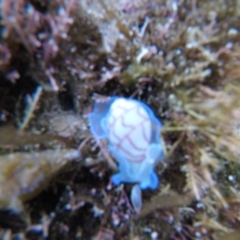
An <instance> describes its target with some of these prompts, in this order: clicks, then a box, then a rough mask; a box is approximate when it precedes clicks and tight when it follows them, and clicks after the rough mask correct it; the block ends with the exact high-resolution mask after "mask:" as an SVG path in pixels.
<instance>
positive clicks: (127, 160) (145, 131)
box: [88, 97, 164, 189]
mask: <svg viewBox="0 0 240 240" xmlns="http://www.w3.org/2000/svg"><path fill="white" fill-rule="evenodd" d="M88 118H89V123H90V130H91V132H92V134H93V135H94V137H95V138H98V139H103V138H107V139H108V143H109V150H110V152H111V154H112V155H113V157H114V158H115V160H116V161H117V162H118V165H119V172H118V173H117V174H115V175H113V176H112V182H113V183H114V184H115V185H119V184H120V183H137V184H139V186H140V188H141V189H146V188H151V189H156V188H157V186H158V177H157V175H156V173H155V172H154V167H155V165H156V163H157V162H158V161H160V160H163V159H164V154H163V149H162V141H161V139H160V130H161V127H162V125H161V123H160V121H159V120H158V119H157V118H156V117H155V116H154V114H153V112H152V110H151V109H150V108H149V107H148V106H147V105H145V104H144V103H142V102H140V101H137V100H134V99H126V98H122V97H111V98H108V99H107V100H106V101H99V102H96V104H95V108H94V111H93V112H92V113H91V114H90V115H89V117H88Z"/></svg>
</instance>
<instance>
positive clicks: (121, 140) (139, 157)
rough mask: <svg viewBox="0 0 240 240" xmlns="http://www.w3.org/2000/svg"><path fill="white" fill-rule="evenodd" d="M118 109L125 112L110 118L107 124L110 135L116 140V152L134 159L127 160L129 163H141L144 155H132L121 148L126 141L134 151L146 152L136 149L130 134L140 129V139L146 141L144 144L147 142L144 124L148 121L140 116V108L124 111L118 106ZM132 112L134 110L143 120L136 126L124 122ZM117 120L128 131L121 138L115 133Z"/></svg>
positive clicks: (144, 149)
mask: <svg viewBox="0 0 240 240" xmlns="http://www.w3.org/2000/svg"><path fill="white" fill-rule="evenodd" d="M118 108H120V109H122V110H125V111H124V113H123V114H121V115H120V116H119V118H116V117H115V116H111V118H112V121H111V122H110V123H109V128H110V129H111V128H112V129H113V130H112V131H111V134H112V135H113V136H114V138H116V139H117V140H118V143H117V144H116V149H117V150H120V151H122V152H123V153H124V154H125V155H127V156H130V157H131V158H135V159H136V160H132V159H131V160H129V159H128V160H129V161H131V162H142V161H143V160H144V157H145V154H140V155H136V154H135V155H134V154H132V153H131V152H129V151H128V150H127V149H126V148H123V147H122V144H123V143H124V142H126V140H127V141H128V142H129V145H130V146H131V147H132V148H133V149H134V150H136V151H141V152H142V151H146V148H141V147H138V146H137V145H136V144H135V143H134V142H133V140H132V138H131V137H130V136H131V134H132V133H133V132H134V130H136V129H138V128H141V130H140V131H141V132H142V137H143V139H144V140H145V141H146V142H149V139H148V137H147V133H146V129H145V128H146V127H144V125H145V124H146V123H148V121H149V119H148V118H147V117H146V116H145V115H143V114H142V112H141V108H140V106H134V107H133V108H130V109H126V108H124V107H122V106H118ZM133 110H136V112H137V114H138V116H140V117H141V118H142V119H143V120H142V121H141V122H140V123H138V124H137V125H132V124H128V123H126V122H125V121H124V120H125V116H127V113H129V112H131V111H133ZM117 120H119V121H120V122H121V126H122V127H124V128H128V129H129V131H128V132H127V133H126V134H125V135H124V136H122V137H119V135H118V133H117V132H116V131H117V129H116V127H115V125H116V121H117Z"/></svg>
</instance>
